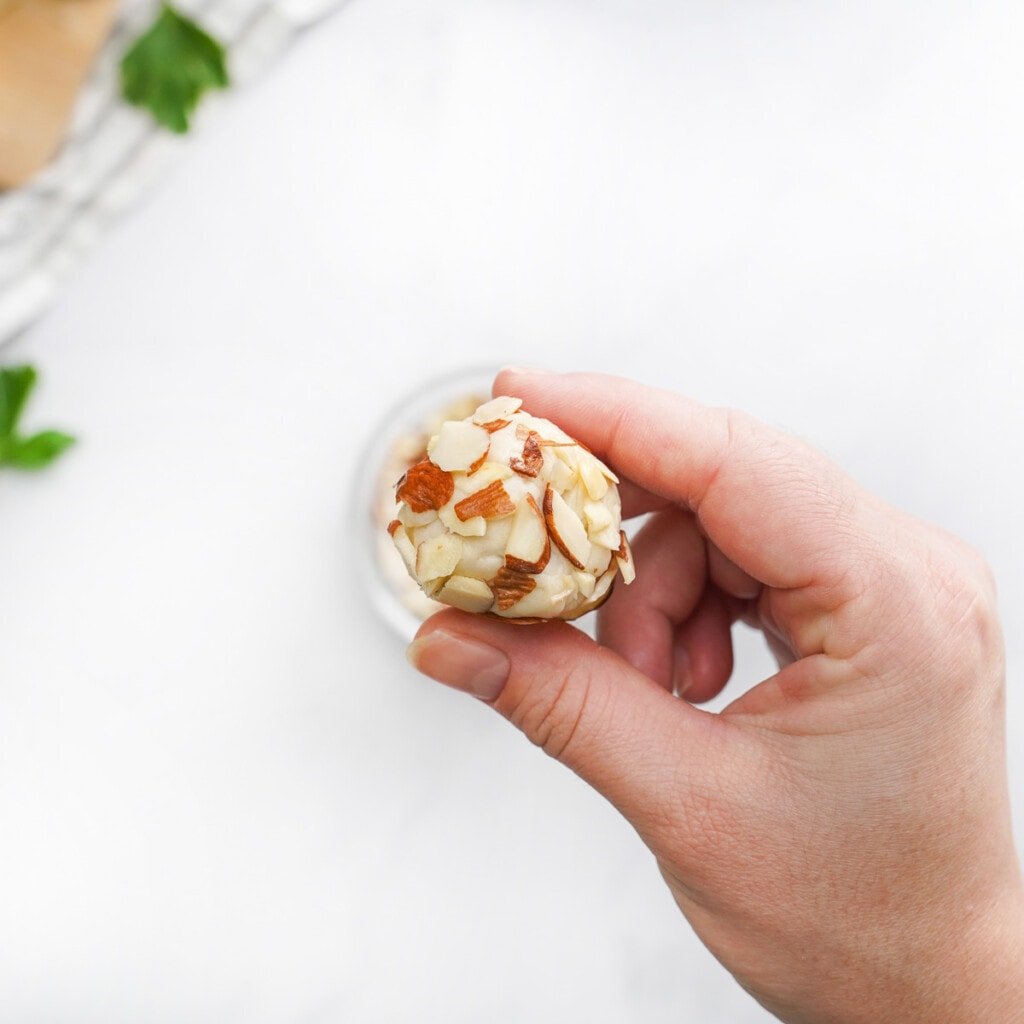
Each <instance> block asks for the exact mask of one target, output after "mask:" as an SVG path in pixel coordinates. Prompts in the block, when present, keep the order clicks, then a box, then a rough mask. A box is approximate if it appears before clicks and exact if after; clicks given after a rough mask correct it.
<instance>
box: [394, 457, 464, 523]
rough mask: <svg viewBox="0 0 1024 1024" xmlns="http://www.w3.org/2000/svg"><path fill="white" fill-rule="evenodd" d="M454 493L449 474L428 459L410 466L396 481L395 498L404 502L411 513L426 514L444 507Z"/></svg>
mask: <svg viewBox="0 0 1024 1024" xmlns="http://www.w3.org/2000/svg"><path fill="white" fill-rule="evenodd" d="M454 493H455V481H454V480H453V479H452V475H451V473H446V472H445V471H444V470H443V469H441V468H439V467H438V466H435V465H434V463H433V462H431V461H430V460H429V459H424V460H423V461H422V462H417V463H416V465H415V466H410V467H409V471H408V472H407V473H406V474H405V476H403V477H402V479H401V480H399V481H398V492H397V493H396V494H395V498H396V499H397V500H398V501H404V502H405V503H406V504H407V505H408V506H409V508H411V509H412V510H413V512H426V511H427V510H428V509H438V508H440V507H441V506H442V505H446V504H447V503H448V499H449V498H450V497H451V496H452V495H453V494H454Z"/></svg>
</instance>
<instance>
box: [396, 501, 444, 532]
mask: <svg viewBox="0 0 1024 1024" xmlns="http://www.w3.org/2000/svg"><path fill="white" fill-rule="evenodd" d="M398 518H399V519H400V520H401V521H402V525H403V526H404V527H405V528H406V529H407V530H412V529H415V528H416V527H417V526H426V525H427V524H428V523H432V522H433V521H434V520H435V519H436V518H437V510H436V509H432V508H428V509H427V511H426V512H413V510H412V509H411V508H410V507H409V506H408V505H406V504H405V503H403V504H402V505H401V506H400V508H399V509H398Z"/></svg>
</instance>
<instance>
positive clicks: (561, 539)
mask: <svg viewBox="0 0 1024 1024" xmlns="http://www.w3.org/2000/svg"><path fill="white" fill-rule="evenodd" d="M544 522H545V523H546V524H547V527H548V533H549V534H550V535H551V539H552V540H553V541H554V542H555V544H556V545H557V547H558V550H559V551H561V552H562V554H563V555H565V557H566V558H568V559H569V561H570V562H572V564H573V565H574V566H575V567H576V568H577V569H583V568H585V567H586V563H587V559H588V558H589V557H590V541H589V540H588V539H587V531H586V530H585V529H584V527H583V522H582V520H581V519H580V517H579V516H578V515H576V513H575V512H573V510H572V509H571V508H569V506H568V505H567V504H566V503H565V500H564V499H563V498H562V496H561V495H560V494H559V493H558V492H557V491H556V490H554V489H553V488H552V487H551V486H550V485H548V488H547V490H546V491H545V492H544Z"/></svg>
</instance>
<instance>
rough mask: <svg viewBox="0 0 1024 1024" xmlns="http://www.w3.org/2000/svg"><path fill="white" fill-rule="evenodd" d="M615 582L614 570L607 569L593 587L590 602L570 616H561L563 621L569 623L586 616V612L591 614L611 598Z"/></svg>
mask: <svg viewBox="0 0 1024 1024" xmlns="http://www.w3.org/2000/svg"><path fill="white" fill-rule="evenodd" d="M614 582H615V570H614V569H609V570H608V572H606V573H605V574H604V575H603V576H602V577H601V578H600V579H599V580H598V581H597V584H596V586H595V587H594V593H593V595H592V596H591V598H590V600H589V601H587V602H586V604H581V605H580V606H579V608H576V609H575V610H574V611H573V612H572V614H570V615H564V616H562V617H563V618H564V619H566V620H568V621H571V620H573V619H578V618H579V617H580V616H581V615H586V614H587V612H592V611H594V610H595V609H597V608H600V607H601V605H603V604H604V603H605V601H607V600H608V598H609V597H611V593H612V584H613V583H614Z"/></svg>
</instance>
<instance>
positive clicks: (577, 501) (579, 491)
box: [556, 481, 588, 519]
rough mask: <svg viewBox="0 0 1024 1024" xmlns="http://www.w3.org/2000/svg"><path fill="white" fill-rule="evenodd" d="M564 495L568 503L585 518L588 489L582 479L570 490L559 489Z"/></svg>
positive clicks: (577, 513)
mask: <svg viewBox="0 0 1024 1024" xmlns="http://www.w3.org/2000/svg"><path fill="white" fill-rule="evenodd" d="M556 489H557V488H556ZM559 493H560V494H561V495H562V497H563V498H564V499H565V503H566V505H568V506H569V508H571V509H572V510H573V512H575V513H576V515H578V516H579V517H580V519H582V518H583V509H584V508H586V505H587V501H588V498H587V489H586V488H585V487H584V486H583V483H582V481H581V482H580V483H578V484H577V485H576V486H575V487H573V488H572V489H571V490H568V491H559Z"/></svg>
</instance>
